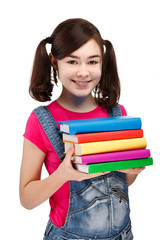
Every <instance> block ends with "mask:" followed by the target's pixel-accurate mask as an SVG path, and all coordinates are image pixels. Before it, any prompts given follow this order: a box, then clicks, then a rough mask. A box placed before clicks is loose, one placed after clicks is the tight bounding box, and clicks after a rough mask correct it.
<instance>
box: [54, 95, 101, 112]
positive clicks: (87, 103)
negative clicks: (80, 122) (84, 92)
mask: <svg viewBox="0 0 160 240" xmlns="http://www.w3.org/2000/svg"><path fill="white" fill-rule="evenodd" d="M57 102H58V103H59V104H60V105H61V106H62V107H64V108H65V109H68V110H70V111H73V112H89V111H92V110H94V109H95V108H96V107H97V106H98V105H97V103H96V102H95V99H94V98H93V96H92V95H89V96H87V97H77V96H66V95H65V94H61V95H60V97H59V98H58V99H57Z"/></svg>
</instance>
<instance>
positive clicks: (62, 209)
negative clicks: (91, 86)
mask: <svg viewBox="0 0 160 240" xmlns="http://www.w3.org/2000/svg"><path fill="white" fill-rule="evenodd" d="M120 106H121V112H122V115H123V116H125V115H127V114H126V110H125V109H124V107H123V106H122V105H120ZM47 107H48V109H49V110H50V112H51V114H52V115H53V118H54V120H55V121H56V122H57V121H64V120H74V119H85V118H97V117H109V115H108V113H107V110H105V109H103V108H101V107H100V106H98V107H97V108H95V109H94V110H92V111H90V112H86V113H78V112H72V111H69V110H67V109H65V108H63V107H62V106H61V105H59V104H58V102H57V101H53V102H52V103H50V104H49V105H48V106H47ZM58 127H59V125H58ZM24 137H25V138H26V139H28V140H29V141H31V142H32V143H33V144H35V145H36V146H37V147H38V148H39V149H40V150H41V151H43V152H44V153H46V158H45V165H46V169H47V171H48V173H49V174H52V173H53V172H54V171H55V170H56V169H57V167H58V166H59V164H60V162H59V159H58V155H57V153H56V152H55V150H54V148H53V147H52V145H51V143H50V142H49V140H48V138H47V136H46V134H45V132H44V131H43V129H42V127H41V125H40V123H39V120H38V119H37V117H36V115H35V114H34V112H32V113H31V115H30V117H29V119H28V121H27V125H26V129H25V133H24ZM49 202H50V207H51V210H50V219H51V221H52V222H53V223H54V224H55V225H56V226H57V227H61V226H63V225H64V223H65V219H66V216H67V212H68V206H69V182H66V183H65V184H64V185H63V186H62V187H61V188H60V189H59V190H57V191H56V192H55V193H54V195H53V196H52V197H51V198H50V201H49Z"/></svg>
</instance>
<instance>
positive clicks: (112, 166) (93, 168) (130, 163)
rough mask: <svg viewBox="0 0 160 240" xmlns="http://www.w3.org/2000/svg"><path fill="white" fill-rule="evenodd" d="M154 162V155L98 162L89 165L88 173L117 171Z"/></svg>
mask: <svg viewBox="0 0 160 240" xmlns="http://www.w3.org/2000/svg"><path fill="white" fill-rule="evenodd" d="M152 164H153V159H152V157H150V158H144V159H133V160H127V161H121V162H110V163H99V164H98V163H97V164H91V165H88V173H98V172H107V171H116V170H122V169H129V168H137V167H144V166H150V165H152Z"/></svg>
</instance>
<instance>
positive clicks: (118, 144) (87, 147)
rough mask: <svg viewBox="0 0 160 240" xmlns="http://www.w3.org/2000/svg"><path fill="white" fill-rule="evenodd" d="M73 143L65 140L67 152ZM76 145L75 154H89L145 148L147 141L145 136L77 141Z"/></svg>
mask: <svg viewBox="0 0 160 240" xmlns="http://www.w3.org/2000/svg"><path fill="white" fill-rule="evenodd" d="M72 144H73V143H70V142H64V146H65V152H67V151H68V149H69V148H70V146H71V145H72ZM74 146H75V152H74V155H88V154H94V153H104V152H118V151H126V150H133V149H143V148H146V146H147V142H146V139H145V138H132V139H121V140H113V141H102V142H89V143H79V144H77V143H75V144H74Z"/></svg>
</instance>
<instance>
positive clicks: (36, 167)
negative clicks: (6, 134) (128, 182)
mask: <svg viewBox="0 0 160 240" xmlns="http://www.w3.org/2000/svg"><path fill="white" fill-rule="evenodd" d="M73 152H74V149H73V147H72V148H70V149H69V150H68V152H67V154H66V157H65V159H64V161H63V162H62V163H61V164H60V166H59V167H58V168H57V170H56V171H54V172H53V173H52V174H51V175H50V176H49V177H47V178H45V179H43V180H41V170H42V165H43V162H44V159H45V157H46V155H45V153H44V152H42V151H41V150H40V149H39V148H37V147H36V146H35V145H34V144H33V143H31V142H30V141H28V140H27V139H24V146H23V158H22V165H21V172H20V188H19V191H20V201H21V204H22V205H23V206H24V207H25V208H27V209H33V208H35V207H36V206H38V205H40V204H41V203H43V202H44V201H46V200H47V199H48V198H49V197H51V196H52V195H53V194H54V193H55V192H56V191H57V190H58V189H59V188H60V187H61V186H62V185H63V184H64V183H65V182H67V181H69V180H76V181H82V180H84V179H87V178H92V177H96V176H99V175H102V174H104V173H101V174H89V175H88V174H84V173H80V172H79V171H77V170H75V169H74V168H73V167H72V164H71V156H72V155H73Z"/></svg>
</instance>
